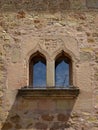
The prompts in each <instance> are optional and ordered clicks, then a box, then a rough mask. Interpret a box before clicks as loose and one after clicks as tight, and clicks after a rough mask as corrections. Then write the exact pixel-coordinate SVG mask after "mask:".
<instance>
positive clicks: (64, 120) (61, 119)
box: [57, 114, 68, 122]
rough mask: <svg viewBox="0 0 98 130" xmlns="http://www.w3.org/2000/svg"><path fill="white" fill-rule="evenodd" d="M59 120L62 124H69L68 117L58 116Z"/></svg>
mask: <svg viewBox="0 0 98 130" xmlns="http://www.w3.org/2000/svg"><path fill="white" fill-rule="evenodd" d="M57 120H58V121H61V122H67V121H68V115H64V114H58V116H57Z"/></svg>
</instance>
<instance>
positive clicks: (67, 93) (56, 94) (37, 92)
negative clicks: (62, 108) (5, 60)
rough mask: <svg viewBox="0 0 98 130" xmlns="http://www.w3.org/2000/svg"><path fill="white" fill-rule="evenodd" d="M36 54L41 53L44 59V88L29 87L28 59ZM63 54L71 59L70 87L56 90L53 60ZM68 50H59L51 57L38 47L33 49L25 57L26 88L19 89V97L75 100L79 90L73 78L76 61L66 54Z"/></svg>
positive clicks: (74, 76) (72, 56)
mask: <svg viewBox="0 0 98 130" xmlns="http://www.w3.org/2000/svg"><path fill="white" fill-rule="evenodd" d="M37 52H39V53H41V54H42V55H43V56H44V57H45V58H46V65H47V66H46V69H47V70H46V71H47V72H46V76H47V78H46V83H47V85H46V88H37V89H36V88H33V87H32V86H30V85H29V63H30V58H31V57H32V56H33V55H34V54H36V53H37ZM62 52H63V53H65V55H66V56H67V57H68V58H70V59H71V71H70V73H71V78H70V84H71V85H70V86H69V87H67V88H66V87H64V88H56V87H55V59H56V57H57V56H58V55H59V54H61V53H62ZM68 52H70V51H68V50H66V49H65V50H63V49H59V50H57V51H55V53H53V55H52V56H50V55H49V53H47V52H46V51H44V50H43V49H42V48H40V47H38V46H37V47H35V48H34V49H33V50H32V51H30V53H28V57H27V60H26V61H27V81H28V82H27V86H23V87H22V88H21V89H19V95H20V96H22V97H24V98H29V99H31V98H33V99H41V98H42V99H44V98H45V99H46V98H48V99H49V98H52V99H57V98H59V99H74V98H77V97H78V95H79V93H80V90H79V88H78V87H76V85H75V83H76V82H75V78H76V73H75V63H76V61H77V60H76V59H75V58H74V55H73V54H72V53H70V54H71V55H69V54H68ZM50 74H51V75H50Z"/></svg>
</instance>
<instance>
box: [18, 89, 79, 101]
mask: <svg viewBox="0 0 98 130" xmlns="http://www.w3.org/2000/svg"><path fill="white" fill-rule="evenodd" d="M18 91H19V96H22V97H24V98H34V99H35V98H36V99H41V98H45V99H46V98H52V99H56V98H62V99H74V98H77V96H78V95H79V88H77V87H68V88H54V87H53V88H52V87H49V88H32V87H23V88H21V89H19V90H18Z"/></svg>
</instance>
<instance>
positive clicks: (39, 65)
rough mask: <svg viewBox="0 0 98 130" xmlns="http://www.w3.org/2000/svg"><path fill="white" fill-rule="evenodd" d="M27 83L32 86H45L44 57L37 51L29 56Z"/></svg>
mask: <svg viewBox="0 0 98 130" xmlns="http://www.w3.org/2000/svg"><path fill="white" fill-rule="evenodd" d="M29 85H30V86H33V87H45V86H46V57H45V56H44V55H43V54H42V53H40V52H39V51H37V52H35V53H34V54H32V55H31V56H30V58H29Z"/></svg>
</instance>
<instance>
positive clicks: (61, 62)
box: [55, 52, 72, 88]
mask: <svg viewBox="0 0 98 130" xmlns="http://www.w3.org/2000/svg"><path fill="white" fill-rule="evenodd" d="M71 70H72V62H71V58H69V57H68V56H67V55H66V54H65V53H64V52H62V53H60V54H59V55H58V56H57V57H56V60H55V85H56V87H58V88H59V87H68V86H69V85H71V76H72V71H71Z"/></svg>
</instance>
